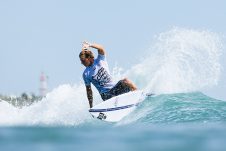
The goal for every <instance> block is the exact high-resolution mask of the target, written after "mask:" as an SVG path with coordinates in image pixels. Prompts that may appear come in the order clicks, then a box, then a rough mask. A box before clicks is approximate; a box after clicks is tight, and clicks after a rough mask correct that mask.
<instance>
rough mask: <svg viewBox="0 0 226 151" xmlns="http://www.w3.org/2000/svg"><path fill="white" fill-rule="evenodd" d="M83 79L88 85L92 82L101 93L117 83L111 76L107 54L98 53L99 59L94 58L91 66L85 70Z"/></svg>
mask: <svg viewBox="0 0 226 151" xmlns="http://www.w3.org/2000/svg"><path fill="white" fill-rule="evenodd" d="M83 80H84V82H85V85H86V86H89V85H91V83H92V84H93V85H94V86H95V87H96V88H97V90H98V91H99V93H105V92H108V91H109V90H110V89H112V88H113V87H114V86H115V84H116V83H115V82H113V79H112V77H111V76H110V72H109V68H108V64H107V61H106V58H105V56H104V55H100V54H98V56H97V59H95V60H94V63H93V64H92V65H91V66H89V67H86V69H85V71H84V72H83Z"/></svg>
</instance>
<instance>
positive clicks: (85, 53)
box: [79, 50, 94, 58]
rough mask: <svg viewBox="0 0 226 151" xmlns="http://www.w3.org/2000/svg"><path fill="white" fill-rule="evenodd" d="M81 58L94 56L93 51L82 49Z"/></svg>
mask: <svg viewBox="0 0 226 151" xmlns="http://www.w3.org/2000/svg"><path fill="white" fill-rule="evenodd" d="M79 58H94V55H93V52H92V51H90V50H84V51H81V52H80V54H79Z"/></svg>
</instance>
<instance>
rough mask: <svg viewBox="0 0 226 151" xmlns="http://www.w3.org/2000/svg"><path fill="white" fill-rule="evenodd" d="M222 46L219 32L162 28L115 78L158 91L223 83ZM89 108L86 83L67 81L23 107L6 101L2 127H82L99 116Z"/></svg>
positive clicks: (96, 97)
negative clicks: (143, 52) (144, 51)
mask: <svg viewBox="0 0 226 151" xmlns="http://www.w3.org/2000/svg"><path fill="white" fill-rule="evenodd" d="M221 51H222V43H221V39H220V36H219V35H217V34H216V33H213V32H209V31H204V30H202V31H199V30H192V29H185V28H173V29H171V30H169V31H167V32H163V33H160V34H159V36H157V37H156V41H155V42H154V44H153V45H152V46H151V47H150V49H149V50H148V51H147V54H146V56H147V57H145V58H144V59H143V60H142V61H140V62H139V63H137V64H136V65H134V66H132V67H131V69H128V70H126V71H125V72H123V71H122V70H121V68H114V74H113V77H114V78H115V79H119V77H120V78H121V77H129V79H131V80H132V81H134V82H135V83H136V84H137V85H138V87H139V88H144V91H147V92H152V93H156V94H166V93H182V92H184V93H187V92H193V91H201V89H202V88H204V87H211V86H213V85H215V84H216V83H217V82H218V79H219V75H220V72H221V69H222V67H221V65H220V63H219V57H220V55H221ZM122 72H123V73H122ZM94 100H95V102H94V103H95V104H98V103H99V102H101V98H100V97H99V95H98V92H97V91H96V90H95V89H94ZM145 102H147V100H146V101H145ZM88 108H89V106H88V102H87V98H86V92H85V87H84V85H83V84H81V83H79V84H75V85H73V86H72V85H69V84H64V85H60V86H59V87H57V88H55V89H54V90H52V91H51V92H49V93H48V94H47V96H46V97H45V98H43V99H42V100H41V101H39V102H37V103H34V104H32V105H31V106H25V107H23V108H22V109H19V108H15V107H13V106H12V105H10V104H8V103H7V102H6V101H1V102H0V119H1V120H0V126H15V125H28V126H32V125H46V126H57V125H59V126H78V125H82V124H85V123H92V121H94V120H92V117H91V116H90V114H89V113H88ZM149 108H151V106H149V107H145V108H141V109H142V112H145V111H149ZM138 111H139V109H138ZM141 115H142V116H147V115H146V114H141ZM134 119H135V118H134ZM95 123H97V122H96V120H95Z"/></svg>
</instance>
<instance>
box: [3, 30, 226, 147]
mask: <svg viewBox="0 0 226 151" xmlns="http://www.w3.org/2000/svg"><path fill="white" fill-rule="evenodd" d="M221 47H222V43H221V41H220V37H219V36H218V35H217V34H216V33H212V32H209V31H203V30H202V31H198V30H191V29H184V28H173V29H172V30H170V31H167V32H164V33H160V34H159V35H158V36H157V37H156V40H155V41H154V42H153V44H152V46H151V47H150V50H147V57H144V58H143V59H142V60H141V61H140V62H138V63H137V64H136V65H133V66H132V67H131V69H128V70H123V69H121V68H120V67H115V68H114V69H113V72H112V74H113V76H114V78H115V79H120V78H121V77H124V76H126V77H128V78H129V79H131V80H133V81H134V82H135V83H136V84H137V86H138V87H139V88H140V89H143V91H145V92H151V93H155V94H156V95H155V96H154V97H147V98H146V99H145V100H144V101H143V102H142V103H141V104H139V106H138V107H137V108H136V110H134V111H133V112H132V113H131V114H130V115H128V116H127V117H125V118H124V119H122V120H121V121H120V122H118V123H107V122H103V121H100V120H96V119H93V118H92V117H91V116H90V114H89V113H88V109H89V108H88V101H87V98H86V92H85V87H84V85H83V83H78V84H74V85H71V84H64V85H60V86H59V87H57V88H55V89H53V90H51V91H50V92H49V93H48V94H47V96H46V97H45V98H43V99H42V100H41V101H38V102H35V103H33V104H31V105H28V106H24V107H22V108H21V107H17V106H13V105H12V104H10V103H8V102H7V101H5V100H1V101H0V151H14V150H15V151H26V150H29V151H30V150H32V151H62V150H66V151H72V150H73V151H74V150H92V151H106V150H107V151H116V150H117V151H124V150H128V151H138V150H139V151H151V150H153V151H191V150H192V151H225V150H226V145H225V142H226V100H218V99H215V98H211V97H209V96H208V95H207V94H204V93H203V91H202V90H203V89H208V88H209V87H212V86H214V85H217V83H218V82H219V76H220V73H221V70H222V67H221V65H220V63H219V57H220V55H221V49H222V48H221ZM210 71H211V72H210ZM94 100H95V101H94V104H98V103H100V102H101V99H100V97H99V95H98V93H97V92H96V91H95V90H94Z"/></svg>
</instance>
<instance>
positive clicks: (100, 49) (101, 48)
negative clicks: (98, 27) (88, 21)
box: [83, 41, 106, 55]
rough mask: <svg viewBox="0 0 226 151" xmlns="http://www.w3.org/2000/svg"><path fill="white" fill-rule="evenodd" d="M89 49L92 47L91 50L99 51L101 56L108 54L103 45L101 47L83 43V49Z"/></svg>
mask: <svg viewBox="0 0 226 151" xmlns="http://www.w3.org/2000/svg"><path fill="white" fill-rule="evenodd" d="M88 47H91V48H95V49H97V51H98V54H101V55H105V54H106V52H105V50H104V47H103V46H102V45H99V44H96V43H92V44H91V43H88V42H86V41H85V42H83V48H88Z"/></svg>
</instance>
